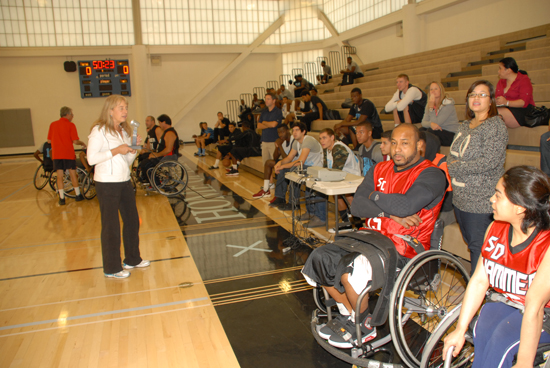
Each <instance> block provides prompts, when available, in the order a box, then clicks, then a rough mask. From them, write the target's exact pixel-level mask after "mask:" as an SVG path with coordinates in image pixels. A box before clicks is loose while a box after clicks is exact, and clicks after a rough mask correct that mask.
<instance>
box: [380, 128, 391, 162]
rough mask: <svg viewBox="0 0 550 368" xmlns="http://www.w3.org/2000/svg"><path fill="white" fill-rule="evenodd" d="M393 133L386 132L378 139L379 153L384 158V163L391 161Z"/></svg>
mask: <svg viewBox="0 0 550 368" xmlns="http://www.w3.org/2000/svg"><path fill="white" fill-rule="evenodd" d="M392 133H393V130H386V131H385V132H384V133H382V137H380V152H382V157H384V161H389V160H391V152H390V151H391V135H392Z"/></svg>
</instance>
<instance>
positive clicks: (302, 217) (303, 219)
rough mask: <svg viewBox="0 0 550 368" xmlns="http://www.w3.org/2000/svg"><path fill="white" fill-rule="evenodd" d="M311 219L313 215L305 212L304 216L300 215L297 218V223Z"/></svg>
mask: <svg viewBox="0 0 550 368" xmlns="http://www.w3.org/2000/svg"><path fill="white" fill-rule="evenodd" d="M312 218H313V215H312V214H311V213H309V212H306V213H304V214H302V215H301V216H300V217H298V221H300V222H306V221H309V220H311V219H312Z"/></svg>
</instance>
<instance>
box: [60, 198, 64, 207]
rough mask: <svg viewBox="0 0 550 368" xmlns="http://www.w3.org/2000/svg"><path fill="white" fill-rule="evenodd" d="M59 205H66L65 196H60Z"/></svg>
mask: <svg viewBox="0 0 550 368" xmlns="http://www.w3.org/2000/svg"><path fill="white" fill-rule="evenodd" d="M59 205H60V206H64V205H65V198H59Z"/></svg>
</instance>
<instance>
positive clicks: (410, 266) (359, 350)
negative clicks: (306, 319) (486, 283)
mask: <svg viewBox="0 0 550 368" xmlns="http://www.w3.org/2000/svg"><path fill="white" fill-rule="evenodd" d="M355 234H360V232H358V233H355ZM352 235H353V233H352ZM372 235H374V237H377V236H380V237H383V238H385V239H387V241H388V242H389V244H391V248H390V247H388V249H393V250H394V251H395V246H394V245H393V242H392V241H391V240H390V239H388V238H386V237H384V236H383V235H381V234H379V233H377V232H373V231H371V232H369V236H372ZM342 237H347V238H353V237H354V236H351V237H350V234H343V235H342ZM374 237H371V239H372V240H371V241H375V239H374ZM338 245H339V244H338ZM344 249H345V247H344ZM350 250H351V251H358V249H357V248H356V247H355V248H351V249H350ZM388 252H390V251H388ZM388 252H386V253H384V252H381V253H379V254H381V256H382V254H386V255H388V254H390V253H388ZM395 252H396V251H395ZM361 253H363V252H361ZM396 253H397V252H396ZM382 257H383V256H382ZM439 258H445V259H447V261H448V262H449V263H451V264H452V265H453V266H454V267H457V268H461V269H460V272H461V274H462V276H465V277H468V273H467V272H466V270H465V269H464V267H463V266H462V265H461V264H460V261H459V260H458V259H456V258H455V257H454V256H451V255H450V254H448V253H447V252H444V251H439V250H434V251H427V252H423V253H421V254H419V255H417V256H416V257H415V258H413V259H412V260H411V261H409V262H408V263H407V264H406V266H405V267H404V268H403V270H401V272H400V274H399V277H398V278H397V281H395V271H394V272H388V273H385V276H386V278H387V277H388V274H389V276H391V279H390V282H389V285H392V286H393V287H391V288H385V289H384V290H383V294H382V295H381V297H380V299H379V301H378V302H377V306H376V307H375V308H374V313H373V315H372V316H369V317H370V321H371V324H372V325H375V326H376V325H381V324H383V323H384V322H385V320H387V317H388V312H387V308H385V309H386V311H385V313H384V312H383V311H382V310H381V311H380V312H378V313H380V314H378V315H376V311H377V309H378V308H377V307H379V306H383V305H386V306H387V303H388V302H387V301H385V300H384V295H385V294H387V293H388V292H389V293H390V295H391V299H390V301H389V304H390V308H389V309H390V310H389V314H390V317H391V318H390V319H389V322H390V327H391V326H392V322H393V325H395V321H396V320H397V318H395V317H393V316H394V315H395V313H396V308H395V303H396V302H397V299H396V297H394V295H401V294H404V292H403V293H401V292H400V291H399V290H396V289H397V288H399V287H401V288H402V286H401V285H407V284H404V282H405V280H407V279H408V280H409V281H410V279H411V278H412V277H413V275H415V273H414V271H415V270H418V269H421V268H422V267H424V266H425V265H427V264H428V262H429V261H432V260H434V259H439ZM395 259H397V258H395ZM369 260H370V259H369ZM384 262H386V263H385V264H389V262H387V261H386V260H384ZM395 263H397V262H395ZM415 266H418V267H415ZM388 269H389V268H388ZM373 270H374V267H373ZM393 270H395V268H393ZM405 276H410V277H408V278H406V277H405ZM379 279H380V278H379ZM375 286H377V285H373V284H372V283H369V285H368V286H367V288H365V290H364V291H363V292H362V293H361V295H360V296H359V299H358V303H357V305H356V306H355V309H356V313H357V315H359V310H360V306H361V301H362V299H363V297H365V295H366V294H367V293H368V292H369V290H371V289H374V290H376V289H375ZM406 290H407V289H406ZM406 290H405V291H406ZM397 310H401V309H397ZM327 312H328V313H327V315H330V308H329V310H328V311H327ZM384 316H385V320H381V319H382V317H384ZM320 317H321V315H320V311H319V310H315V311H314V312H313V314H312V323H311V329H312V333H313V335H314V337H315V339H316V340H317V342H318V343H319V344H320V345H321V346H322V347H323V348H324V349H325V350H327V351H328V352H330V353H331V354H332V355H334V356H336V357H337V358H339V359H341V360H344V361H346V362H348V363H350V364H356V365H358V366H368V364H369V363H371V364H381V362H379V361H376V360H372V359H367V358H361V357H360V356H364V355H365V354H370V353H371V352H376V351H377V350H379V348H380V347H381V346H382V345H385V344H387V343H388V342H389V341H391V340H392V338H393V339H397V338H401V337H399V335H396V334H395V333H390V334H389V335H387V336H385V337H382V338H380V339H377V340H375V341H373V342H372V343H368V344H361V339H360V335H361V334H360V331H357V335H358V336H359V338H358V341H359V343H358V344H357V346H356V347H354V348H353V349H352V351H351V356H350V354H348V353H345V352H343V351H342V350H340V349H338V348H336V347H333V346H332V345H330V344H329V343H328V342H327V341H325V340H324V339H322V338H321V337H320V336H319V335H318V334H317V330H316V328H317V326H318V325H319V323H320V321H319V318H320ZM322 317H324V316H322ZM369 317H367V318H369ZM400 317H401V316H400ZM329 318H330V317H329ZM357 327H358V326H357ZM390 331H391V328H390ZM403 344H406V343H403ZM396 350H397V351H398V352H399V353H400V355H401V354H402V353H403V352H400V351H399V349H396ZM402 359H403V356H402ZM410 360H411V359H410V357H407V356H405V359H403V363H407V364H409V366H411V367H418V366H419V365H420V361H418V363H415V362H412V363H411V362H410ZM384 364H385V365H384V366H385V367H402V366H403V365H401V364H394V363H384Z"/></svg>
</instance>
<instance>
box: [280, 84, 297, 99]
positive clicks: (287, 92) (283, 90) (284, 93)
mask: <svg viewBox="0 0 550 368" xmlns="http://www.w3.org/2000/svg"><path fill="white" fill-rule="evenodd" d="M277 97H278V98H279V100H282V99H283V98H285V97H286V98H287V99H288V100H289V101H292V100H293V99H294V93H292V92H291V91H290V90H288V89H286V88H285V85H284V84H281V87H279V90H278V91H277Z"/></svg>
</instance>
